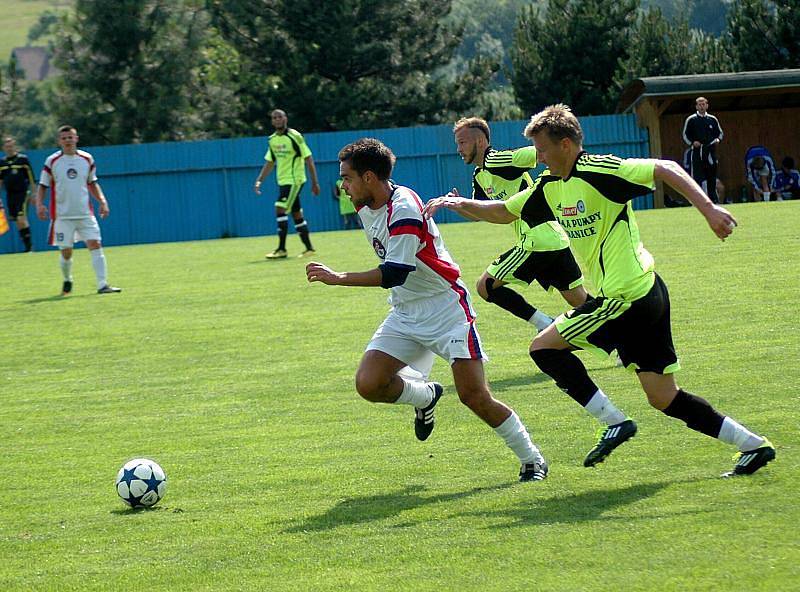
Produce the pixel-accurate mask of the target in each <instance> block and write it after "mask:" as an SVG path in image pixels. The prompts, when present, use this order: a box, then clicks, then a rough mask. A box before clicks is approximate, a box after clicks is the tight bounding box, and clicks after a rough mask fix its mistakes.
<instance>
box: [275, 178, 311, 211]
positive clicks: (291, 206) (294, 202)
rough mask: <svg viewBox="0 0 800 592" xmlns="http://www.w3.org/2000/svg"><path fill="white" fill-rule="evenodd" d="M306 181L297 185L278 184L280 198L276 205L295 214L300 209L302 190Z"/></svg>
mask: <svg viewBox="0 0 800 592" xmlns="http://www.w3.org/2000/svg"><path fill="white" fill-rule="evenodd" d="M303 185H305V183H298V184H297V185H278V199H277V200H275V206H276V207H278V208H281V209H283V210H286V211H287V212H291V213H292V214H295V213H297V212H299V211H300V209H301V206H300V191H301V190H302V189H303Z"/></svg>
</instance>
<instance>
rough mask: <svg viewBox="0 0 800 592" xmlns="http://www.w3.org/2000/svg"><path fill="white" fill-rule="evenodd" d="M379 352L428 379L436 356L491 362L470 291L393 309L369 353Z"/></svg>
mask: <svg viewBox="0 0 800 592" xmlns="http://www.w3.org/2000/svg"><path fill="white" fill-rule="evenodd" d="M370 350H378V351H382V352H384V353H386V354H389V355H390V356H392V357H393V358H397V359H398V360H400V361H401V362H405V363H406V364H407V365H408V366H410V367H411V368H412V369H414V370H416V371H417V372H419V373H420V374H422V375H423V376H424V377H425V378H427V377H428V375H429V374H430V371H431V368H432V367H433V360H434V358H433V356H434V354H435V355H437V356H439V357H441V358H444V359H445V360H447V361H448V362H449V363H450V364H452V363H453V362H454V361H456V360H488V359H489V358H488V357H487V356H486V354H485V353H484V351H483V345H481V338H480V335H478V331H477V329H476V328H475V312H474V310H473V309H472V304H471V302H470V299H469V292H467V289H466V288H463V293H462V294H455V293H450V294H448V293H445V294H443V295H439V296H435V297H432V298H426V299H424V300H421V301H417V302H414V303H412V304H406V305H399V306H395V307H393V308H392V310H391V311H390V312H389V316H387V317H386V320H384V321H383V323H381V326H380V327H378V329H377V330H376V331H375V334H374V335H373V336H372V339H371V340H370V342H369V344H368V345H367V349H366V351H370Z"/></svg>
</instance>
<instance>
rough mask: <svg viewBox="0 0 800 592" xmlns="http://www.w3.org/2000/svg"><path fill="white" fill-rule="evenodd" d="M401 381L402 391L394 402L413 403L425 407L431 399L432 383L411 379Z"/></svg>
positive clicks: (415, 405)
mask: <svg viewBox="0 0 800 592" xmlns="http://www.w3.org/2000/svg"><path fill="white" fill-rule="evenodd" d="M400 380H402V381H403V392H402V393H400V397H399V398H398V399H397V401H395V403H400V404H402V405H413V406H414V407H418V408H420V409H422V408H423V407H427V406H428V405H430V404H431V402H432V401H433V384H432V383H430V382H417V381H413V380H405V379H403V378H402V377H401V379H400Z"/></svg>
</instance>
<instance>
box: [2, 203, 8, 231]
mask: <svg viewBox="0 0 800 592" xmlns="http://www.w3.org/2000/svg"><path fill="white" fill-rule="evenodd" d="M6 232H8V220H7V219H6V211H5V210H4V209H3V208H2V207H0V236H2V235H4V234H5V233H6Z"/></svg>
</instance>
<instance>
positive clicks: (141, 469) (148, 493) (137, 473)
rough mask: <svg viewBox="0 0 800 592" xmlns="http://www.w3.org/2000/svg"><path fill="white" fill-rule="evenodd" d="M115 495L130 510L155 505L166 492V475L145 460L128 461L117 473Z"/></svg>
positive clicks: (155, 464)
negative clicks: (117, 495)
mask: <svg viewBox="0 0 800 592" xmlns="http://www.w3.org/2000/svg"><path fill="white" fill-rule="evenodd" d="M116 487H117V493H118V494H119V496H120V497H121V498H122V501H124V502H125V503H126V504H128V505H129V506H130V507H132V508H145V507H150V506H153V505H155V504H156V502H158V500H160V499H161V498H162V497H164V493H166V491H167V475H166V473H164V469H162V468H161V467H160V466H158V463H157V462H155V461H152V460H150V459H147V458H135V459H133V460H129V461H128V462H126V463H125V464H124V465H122V468H121V469H120V470H119V473H117V483H116Z"/></svg>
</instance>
